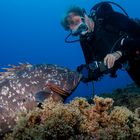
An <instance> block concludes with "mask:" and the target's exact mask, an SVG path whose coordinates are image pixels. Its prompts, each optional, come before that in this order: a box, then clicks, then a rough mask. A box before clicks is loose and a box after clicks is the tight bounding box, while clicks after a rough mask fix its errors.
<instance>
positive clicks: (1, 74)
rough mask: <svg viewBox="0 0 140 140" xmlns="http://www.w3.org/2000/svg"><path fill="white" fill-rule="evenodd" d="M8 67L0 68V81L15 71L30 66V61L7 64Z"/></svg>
mask: <svg viewBox="0 0 140 140" xmlns="http://www.w3.org/2000/svg"><path fill="white" fill-rule="evenodd" d="M8 66H9V68H2V69H3V70H5V71H4V72H0V81H1V80H3V79H5V78H7V77H8V76H12V75H14V74H15V73H16V72H18V71H21V70H23V69H25V68H27V67H31V66H32V65H31V64H30V63H19V65H11V64H9V65H8Z"/></svg>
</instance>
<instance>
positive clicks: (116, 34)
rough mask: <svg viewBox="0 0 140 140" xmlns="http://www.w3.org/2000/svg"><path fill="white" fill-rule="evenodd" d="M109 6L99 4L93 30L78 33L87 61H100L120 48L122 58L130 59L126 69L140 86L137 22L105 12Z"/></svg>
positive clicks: (115, 13) (139, 32)
mask: <svg viewBox="0 0 140 140" xmlns="http://www.w3.org/2000/svg"><path fill="white" fill-rule="evenodd" d="M108 6H110V5H109V4H107V3H104V4H103V5H102V6H101V7H100V8H102V9H101V10H100V15H101V17H99V20H98V18H97V19H96V20H95V19H94V18H93V20H94V22H95V26H94V31H93V32H92V33H89V34H86V35H81V36H80V43H81V47H82V50H83V53H84V56H85V60H86V63H87V64H89V63H92V62H93V61H95V60H96V61H103V59H104V57H105V56H106V55H107V54H109V53H112V52H114V51H121V52H122V54H123V56H122V57H121V59H122V60H123V62H126V61H127V62H129V67H128V68H127V69H126V70H127V72H128V73H129V75H130V76H131V78H132V79H133V80H134V81H135V82H136V83H137V84H138V85H139V86H140V54H139V53H140V25H138V24H137V23H136V22H135V21H133V20H131V19H129V18H128V17H127V16H125V15H123V14H121V13H118V12H114V11H111V12H110V11H109V12H108V13H104V11H105V10H106V9H105V10H104V8H106V7H108ZM102 11H103V12H102ZM122 60H121V61H122Z"/></svg>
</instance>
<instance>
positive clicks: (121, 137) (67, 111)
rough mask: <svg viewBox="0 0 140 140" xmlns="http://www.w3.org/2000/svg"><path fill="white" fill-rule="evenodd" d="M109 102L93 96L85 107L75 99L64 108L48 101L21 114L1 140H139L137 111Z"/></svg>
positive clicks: (111, 100) (110, 100)
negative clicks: (91, 102)
mask: <svg viewBox="0 0 140 140" xmlns="http://www.w3.org/2000/svg"><path fill="white" fill-rule="evenodd" d="M111 96H112V95H111ZM137 98H138V97H137ZM113 99H114V98H108V97H107V98H103V97H99V96H95V97H94V99H93V101H94V104H89V103H88V101H87V99H86V98H75V99H74V100H72V101H71V102H70V103H67V104H64V103H62V102H57V103H56V102H54V101H53V100H52V99H51V98H50V99H48V100H46V101H45V103H44V104H43V105H42V106H41V108H36V109H34V110H32V111H30V112H23V113H21V114H20V119H19V121H18V122H17V125H16V126H15V128H14V130H13V132H12V133H10V134H7V135H6V136H5V137H4V138H3V140H60V139H61V140H97V139H98V140H128V139H129V140H138V139H140V114H139V113H140V108H139V107H138V106H137V107H133V108H132V110H131V109H128V108H127V107H125V106H122V104H121V103H120V105H119V106H118V105H116V104H118V103H115V102H116V101H118V100H116V101H115V100H113ZM123 105H124V104H123Z"/></svg>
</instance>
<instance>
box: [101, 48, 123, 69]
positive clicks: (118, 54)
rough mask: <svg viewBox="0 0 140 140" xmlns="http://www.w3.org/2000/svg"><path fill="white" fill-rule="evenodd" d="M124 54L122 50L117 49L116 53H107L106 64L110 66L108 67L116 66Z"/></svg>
mask: <svg viewBox="0 0 140 140" xmlns="http://www.w3.org/2000/svg"><path fill="white" fill-rule="evenodd" d="M121 56H122V53H121V52H120V51H116V52H114V53H110V54H107V55H106V56H105V58H104V64H105V65H106V66H107V67H108V69H110V68H112V67H113V66H114V63H115V61H116V60H118V59H119V58H120V57H121Z"/></svg>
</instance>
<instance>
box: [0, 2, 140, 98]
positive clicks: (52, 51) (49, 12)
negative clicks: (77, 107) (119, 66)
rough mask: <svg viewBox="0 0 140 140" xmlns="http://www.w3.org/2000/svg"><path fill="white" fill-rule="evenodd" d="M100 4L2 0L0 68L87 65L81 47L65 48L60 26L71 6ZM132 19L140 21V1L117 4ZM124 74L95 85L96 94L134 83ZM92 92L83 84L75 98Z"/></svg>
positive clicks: (88, 6) (107, 78) (63, 32)
mask: <svg viewBox="0 0 140 140" xmlns="http://www.w3.org/2000/svg"><path fill="white" fill-rule="evenodd" d="M97 2H100V0H0V51H1V53H0V67H6V66H7V65H8V64H17V63H18V62H30V63H32V64H37V63H51V64H58V65H61V66H66V67H68V68H70V69H72V70H75V69H76V67H77V66H78V65H80V64H82V63H84V57H83V54H82V50H81V48H80V45H79V43H74V44H66V43H65V42H64V39H65V36H66V35H67V34H68V33H67V32H66V31H64V30H63V28H62V27H61V25H60V20H61V18H62V16H63V14H64V12H65V11H66V10H67V9H68V8H69V7H70V6H71V5H78V6H81V7H83V8H85V9H86V11H87V13H89V10H90V8H91V7H92V6H93V5H94V4H96V3H97ZM115 2H117V3H118V4H120V5H121V6H122V7H123V8H124V9H125V10H126V11H127V13H128V14H129V16H130V17H133V18H134V17H140V15H139V13H140V10H139V7H140V1H139V0H135V1H132V0H116V1H115ZM117 10H118V9H117ZM131 82H132V81H131V79H130V78H129V76H128V75H127V73H126V72H124V71H119V72H118V78H116V79H111V78H110V77H108V76H105V77H104V78H103V79H102V80H101V81H99V82H95V93H96V94H100V93H102V92H111V91H112V90H113V89H115V88H117V87H124V86H126V85H127V84H129V83H131ZM91 92H92V88H91V83H90V84H88V86H87V85H85V84H82V83H81V84H80V85H79V86H78V88H77V89H76V91H75V92H74V93H73V95H72V96H71V97H73V96H87V95H90V94H91Z"/></svg>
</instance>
